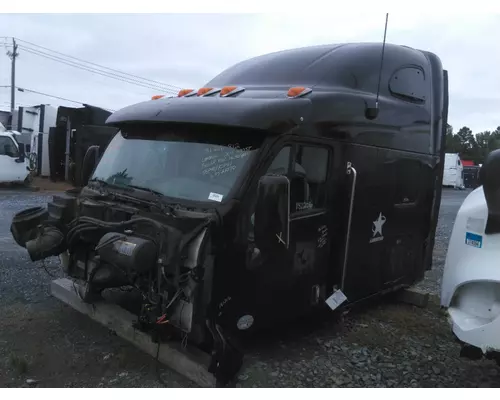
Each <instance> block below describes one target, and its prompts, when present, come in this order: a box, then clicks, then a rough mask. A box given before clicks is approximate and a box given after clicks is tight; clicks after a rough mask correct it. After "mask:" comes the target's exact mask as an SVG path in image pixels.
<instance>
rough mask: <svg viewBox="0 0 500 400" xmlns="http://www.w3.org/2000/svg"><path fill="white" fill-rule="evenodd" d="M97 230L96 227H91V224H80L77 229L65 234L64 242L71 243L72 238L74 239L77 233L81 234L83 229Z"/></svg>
mask: <svg viewBox="0 0 500 400" xmlns="http://www.w3.org/2000/svg"><path fill="white" fill-rule="evenodd" d="M90 228H92V229H99V227H98V226H95V225H92V224H82V225H80V226H78V227H75V228H73V229H71V230H70V231H69V232H68V233H67V234H66V241H67V242H68V243H70V242H72V241H73V238H74V237H75V235H78V234H79V232H81V231H82V230H83V229H90Z"/></svg>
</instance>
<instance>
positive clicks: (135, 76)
mask: <svg viewBox="0 0 500 400" xmlns="http://www.w3.org/2000/svg"><path fill="white" fill-rule="evenodd" d="M17 40H18V41H19V42H23V43H26V44H29V45H31V46H35V47H38V48H40V49H44V50H46V51H49V52H52V53H55V54H59V55H61V56H63V57H67V58H72V59H73V60H77V61H79V62H82V63H85V64H90V65H94V66H96V67H98V68H101V69H107V70H109V71H113V72H115V73H118V74H121V75H127V76H130V77H133V78H137V79H140V80H143V81H146V82H151V83H154V84H157V85H159V86H164V87H169V88H171V90H173V91H175V92H178V91H179V90H181V89H182V88H180V87H178V86H174V85H170V84H168V83H163V82H159V81H155V80H153V79H146V78H143V77H140V76H138V75H134V74H130V73H128V72H123V71H119V70H117V69H113V68H109V67H105V66H103V65H99V64H96V63H93V62H91V61H85V60H82V59H81V58H77V57H73V56H70V55H68V54H64V53H61V52H59V51H55V50H51V49H49V48H47V47H43V46H40V45H38V44H35V43H31V42H28V41H26V40H22V39H17Z"/></svg>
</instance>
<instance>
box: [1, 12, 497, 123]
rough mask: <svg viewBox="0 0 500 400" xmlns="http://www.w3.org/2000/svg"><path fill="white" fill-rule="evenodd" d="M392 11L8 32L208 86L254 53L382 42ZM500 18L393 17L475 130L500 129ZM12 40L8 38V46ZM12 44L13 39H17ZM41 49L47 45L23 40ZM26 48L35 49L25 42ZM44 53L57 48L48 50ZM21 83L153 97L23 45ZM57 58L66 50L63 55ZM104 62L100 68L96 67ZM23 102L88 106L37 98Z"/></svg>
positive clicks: (114, 100) (30, 27) (124, 67)
mask: <svg viewBox="0 0 500 400" xmlns="http://www.w3.org/2000/svg"><path fill="white" fill-rule="evenodd" d="M384 18H385V14H384V13H383V12H381V13H380V15H376V14H373V13H370V14H369V15H359V14H356V15H352V14H342V13H338V14H335V15H332V14H328V13H325V14H323V15H322V16H318V15H315V16H312V17H311V16H309V17H307V18H300V17H297V16H284V17H282V16H280V15H276V14H269V15H263V14H232V15H228V14H206V15H202V14H147V15H146V14H141V15H113V14H101V15H99V14H87V15H85V14H79V15H78V14H73V15H69V14H66V15H65V14H58V15H57V14H0V37H3V36H7V37H11V36H14V37H17V38H19V39H23V40H25V41H28V42H32V43H33V44H35V45H39V46H43V47H46V48H49V49H51V50H56V51H58V52H61V53H64V54H68V55H71V56H74V57H78V58H80V59H83V60H86V61H91V62H93V63H96V64H100V65H103V66H106V67H110V68H113V69H117V70H120V71H124V72H127V73H129V74H133V75H137V76H140V77H144V78H148V79H151V80H155V81H159V82H163V83H166V84H170V85H173V86H175V87H189V88H197V87H201V86H202V85H203V84H204V83H206V82H207V81H209V80H210V79H211V78H212V77H213V76H215V75H216V74H218V73H219V72H221V71H222V70H224V69H225V68H227V67H229V66H231V65H232V64H235V63H237V62H239V61H241V60H243V59H245V58H249V57H252V56H256V55H260V54H263V53H267V52H271V51H276V50H282V49H286V48H293V47H300V46H307V45H315V44H326V43H338V42H346V41H381V40H382V38H383V27H384ZM499 27H500V14H496V15H495V14H492V13H485V15H484V16H479V15H469V16H466V15H463V16H459V15H448V16H447V17H443V16H442V15H435V16H434V17H429V16H408V15H404V14H400V13H399V14H398V13H394V14H393V13H391V14H390V17H389V29H388V34H387V41H388V42H389V43H396V44H405V45H408V46H411V47H416V48H420V49H425V50H430V51H432V52H435V53H436V54H438V55H439V56H440V58H441V60H442V62H443V64H444V67H445V68H446V69H448V71H449V79H450V111H449V123H450V124H451V125H452V126H453V127H454V129H455V131H457V130H458V129H459V128H460V127H462V126H464V125H466V126H468V127H470V128H471V129H472V130H473V132H474V133H477V132H480V131H484V130H493V129H495V128H496V127H497V126H499V125H500V45H499V42H500V34H499V30H498V28H499ZM4 41H5V40H4V39H0V43H3V42H4ZM9 43H10V39H9ZM19 44H20V45H21V46H28V48H31V49H37V47H35V46H33V45H30V44H27V43H25V42H19ZM3 47H5V46H4V45H2V49H1V50H2V54H0V108H1V109H6V110H8V109H9V104H10V90H9V89H8V88H4V87H1V86H6V85H10V60H9V58H8V57H7V56H6V55H5V52H6V51H7V50H8V48H3ZM25 48H26V47H25ZM38 50H39V51H43V52H45V53H46V52H47V50H43V49H40V48H38ZM19 53H20V56H19V58H18V60H17V74H16V75H17V79H16V85H17V86H19V87H23V88H27V89H31V90H35V91H38V92H43V93H47V94H51V95H55V96H59V97H63V98H67V99H71V100H76V101H81V102H85V103H89V104H93V105H96V106H101V107H105V108H109V109H113V110H117V109H119V108H121V107H124V106H127V105H129V104H133V103H137V102H141V101H144V100H148V99H150V98H151V96H152V95H155V94H161V92H159V91H158V90H154V89H149V88H143V87H140V86H136V85H133V84H129V83H126V82H122V81H118V80H115V79H111V78H108V77H104V76H100V75H97V74H94V73H91V72H88V71H84V70H81V69H77V68H74V67H72V66H69V65H66V64H62V63H59V62H56V61H54V60H50V59H47V58H45V57H43V56H40V55H35V54H32V53H30V52H28V51H27V50H24V49H23V48H22V47H21V48H20V49H19ZM54 56H56V57H62V56H61V55H57V54H54ZM94 67H95V66H94ZM16 102H17V103H19V105H35V104H40V103H45V104H47V103H48V104H52V105H67V106H78V105H77V104H74V103H69V102H65V101H61V100H55V99H51V98H49V97H45V96H41V95H37V94H32V93H19V92H17V94H16Z"/></svg>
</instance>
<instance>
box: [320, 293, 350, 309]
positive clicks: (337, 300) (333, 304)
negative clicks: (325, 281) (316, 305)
mask: <svg viewBox="0 0 500 400" xmlns="http://www.w3.org/2000/svg"><path fill="white" fill-rule="evenodd" d="M346 300H347V297H346V296H345V294H344V293H343V292H342V290H340V289H339V290H336V291H335V292H333V293H332V295H331V296H330V297H328V298H327V299H326V300H325V302H326V304H328V307H330V308H331V309H332V311H333V310H335V309H336V308H337V307H338V306H340V305H341V304H342V303H343V302H344V301H346Z"/></svg>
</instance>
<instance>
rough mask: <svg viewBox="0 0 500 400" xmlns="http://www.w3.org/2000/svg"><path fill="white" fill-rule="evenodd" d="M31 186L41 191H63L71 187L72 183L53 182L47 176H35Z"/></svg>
mask: <svg viewBox="0 0 500 400" xmlns="http://www.w3.org/2000/svg"><path fill="white" fill-rule="evenodd" d="M31 186H32V187H34V188H38V189H39V190H40V191H42V192H63V191H65V190H69V189H73V185H71V184H70V183H67V182H53V181H51V180H50V179H49V178H44V177H40V176H36V177H34V178H33V180H32V182H31Z"/></svg>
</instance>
